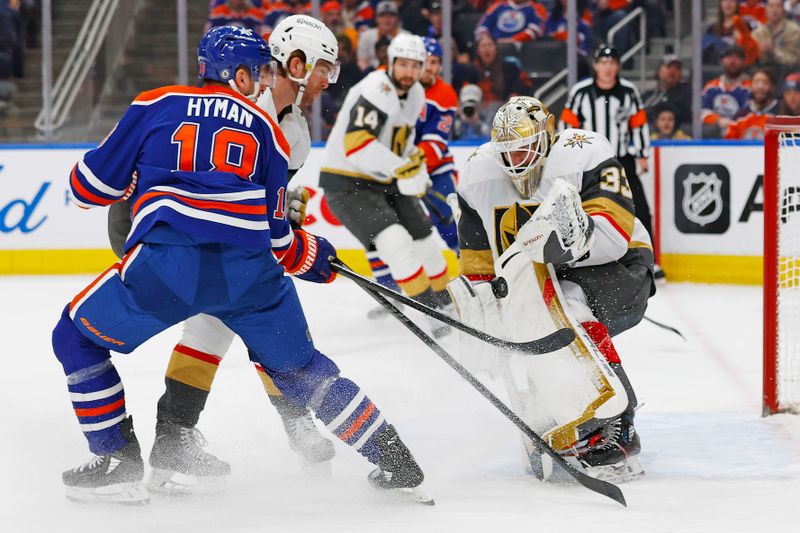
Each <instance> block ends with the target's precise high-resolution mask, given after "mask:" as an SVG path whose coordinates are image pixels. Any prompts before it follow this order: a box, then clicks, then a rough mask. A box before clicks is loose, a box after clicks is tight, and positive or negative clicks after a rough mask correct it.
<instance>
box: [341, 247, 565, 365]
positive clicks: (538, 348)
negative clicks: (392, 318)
mask: <svg viewBox="0 0 800 533" xmlns="http://www.w3.org/2000/svg"><path fill="white" fill-rule="evenodd" d="M330 263H331V269H332V270H334V271H335V272H337V273H339V274H341V275H342V276H344V277H346V278H348V279H351V280H353V281H354V282H356V284H358V285H359V286H361V288H363V289H368V290H371V291H374V292H377V293H379V294H381V295H383V296H388V297H389V298H392V299H393V300H397V301H398V302H401V303H404V304H406V305H407V306H409V307H411V308H412V309H416V310H417V311H419V312H421V313H424V314H426V315H428V316H431V317H433V318H435V319H436V320H439V321H441V322H443V323H445V324H447V325H448V326H450V327H453V328H455V329H457V330H459V331H463V332H464V333H466V334H468V335H472V336H473V337H477V338H478V339H480V340H482V341H484V342H487V343H489V344H491V345H493V346H497V347H498V348H503V349H506V350H516V351H519V352H523V353H525V354H529V355H538V354H544V353H550V352H555V351H556V350H560V349H561V348H564V347H566V346H567V345H569V343H571V342H572V341H573V340H575V332H574V331H572V330H571V329H570V328H562V329H559V330H557V331H554V332H553V333H551V334H549V335H547V336H545V337H542V338H541V339H535V340H532V341H528V342H511V341H504V340H503V339H498V338H497V337H494V336H492V335H489V334H488V333H484V332H483V331H478V330H477V329H474V328H471V327H469V326H467V325H466V324H463V323H462V322H459V321H458V320H455V319H454V318H451V317H449V316H447V315H445V314H443V313H440V312H439V311H436V310H435V309H431V308H430V307H428V306H427V305H424V304H421V303H419V302H418V301H416V300H413V299H411V298H409V297H408V296H405V295H403V294H400V293H397V292H394V291H393V290H391V289H387V288H386V287H384V286H383V285H381V284H380V283H377V282H375V281H373V280H371V279H369V278H366V277H364V276H362V275H360V274H357V273H355V272H353V271H352V270H350V268H349V267H348V266H347V265H345V264H344V263H343V262H342V261H340V260H339V259H337V258H335V257H331V258H330Z"/></svg>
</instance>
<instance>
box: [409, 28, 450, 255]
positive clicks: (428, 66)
mask: <svg viewBox="0 0 800 533" xmlns="http://www.w3.org/2000/svg"><path fill="white" fill-rule="evenodd" d="M422 41H423V42H424V43H425V51H426V53H427V60H426V62H425V68H424V69H423V71H422V78H420V83H422V86H423V87H424V88H425V107H423V108H422V115H421V116H420V117H419V121H417V134H416V138H417V139H418V142H417V146H418V147H419V149H420V150H422V151H423V152H425V164H426V165H427V167H428V174H429V175H430V177H431V181H432V182H433V185H432V186H431V188H430V189H429V190H428V193H427V194H426V195H425V196H424V198H423V203H424V204H425V207H426V208H427V209H428V213H429V214H430V217H431V222H433V225H434V226H436V229H437V230H438V231H439V235H441V237H442V239H443V240H444V242H445V243H447V246H448V247H449V248H450V249H451V250H453V251H455V252H456V253H458V234H457V231H456V222H455V220H454V218H453V211H452V209H451V208H450V205H449V204H450V203H453V204H456V203H457V200H456V169H455V164H454V162H453V155H452V154H451V153H450V149H449V147H448V144H450V135H451V133H452V131H453V123H454V122H455V117H456V109H457V108H458V95H457V94H456V91H455V89H453V86H452V85H450V84H449V83H447V82H446V81H444V80H443V79H442V78H441V77H439V73H440V71H441V69H442V57H443V53H442V47H441V46H440V45H439V42H438V41H437V40H436V39H434V38H433V37H423V38H422Z"/></svg>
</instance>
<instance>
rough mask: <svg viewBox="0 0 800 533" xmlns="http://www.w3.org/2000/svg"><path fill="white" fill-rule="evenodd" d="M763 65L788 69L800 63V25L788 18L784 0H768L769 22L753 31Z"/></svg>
mask: <svg viewBox="0 0 800 533" xmlns="http://www.w3.org/2000/svg"><path fill="white" fill-rule="evenodd" d="M753 39H755V41H756V42H757V43H758V47H759V50H760V53H759V56H758V59H759V62H760V63H761V64H762V65H774V66H775V67H777V68H779V69H787V68H791V67H793V66H796V65H798V63H800V26H798V25H797V23H796V22H794V21H792V20H789V19H787V18H786V10H784V8H783V0H767V23H766V24H764V25H763V26H760V27H758V28H756V29H755V30H754V31H753Z"/></svg>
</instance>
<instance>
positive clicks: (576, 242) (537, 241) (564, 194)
mask: <svg viewBox="0 0 800 533" xmlns="http://www.w3.org/2000/svg"><path fill="white" fill-rule="evenodd" d="M516 240H517V242H519V243H520V245H521V246H522V249H523V250H524V251H525V253H526V254H528V257H530V259H531V260H532V261H536V262H537V263H552V264H553V265H561V264H566V263H572V262H575V261H577V260H579V259H581V258H582V257H583V256H585V255H586V254H587V253H588V252H589V249H590V248H591V246H592V243H593V242H594V221H593V220H592V218H591V217H590V216H589V215H588V214H586V211H584V210H583V206H581V197H580V195H579V194H578V190H577V189H576V188H575V187H574V186H573V185H570V184H569V183H567V182H566V181H564V180H562V179H557V180H556V181H555V182H554V183H553V187H552V188H551V189H550V192H549V193H548V194H547V197H546V198H545V200H544V202H542V205H540V206H539V208H538V209H536V212H535V213H534V214H533V216H532V217H531V219H530V220H528V222H526V223H525V224H524V225H523V226H522V227H521V228H520V229H519V232H518V233H517V239H516Z"/></svg>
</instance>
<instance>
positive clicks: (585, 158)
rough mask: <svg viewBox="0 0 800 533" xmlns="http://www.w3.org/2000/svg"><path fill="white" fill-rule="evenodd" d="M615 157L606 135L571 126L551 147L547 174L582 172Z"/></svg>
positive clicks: (557, 174) (555, 175) (558, 174)
mask: <svg viewBox="0 0 800 533" xmlns="http://www.w3.org/2000/svg"><path fill="white" fill-rule="evenodd" d="M614 157H616V156H615V154H614V149H613V148H612V147H611V143H609V142H608V139H606V138H605V137H604V136H602V135H600V134H599V133H596V132H593V131H588V130H580V129H572V128H569V129H566V130H564V131H562V132H561V133H560V134H559V136H558V139H557V140H556V142H555V144H554V145H553V147H552V148H551V149H550V154H549V155H548V157H547V163H546V167H545V169H546V170H545V174H546V175H549V176H554V177H557V176H560V175H567V174H581V173H583V171H585V170H589V169H592V168H594V167H596V166H597V165H599V164H600V163H602V162H603V161H605V160H607V159H611V158H614Z"/></svg>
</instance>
